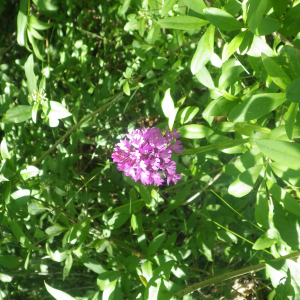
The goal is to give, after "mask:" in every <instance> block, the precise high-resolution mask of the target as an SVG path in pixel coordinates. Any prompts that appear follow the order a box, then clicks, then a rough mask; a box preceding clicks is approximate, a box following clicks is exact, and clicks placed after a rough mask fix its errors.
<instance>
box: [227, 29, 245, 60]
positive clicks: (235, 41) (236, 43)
mask: <svg viewBox="0 0 300 300" xmlns="http://www.w3.org/2000/svg"><path fill="white" fill-rule="evenodd" d="M246 33H247V31H242V32H240V33H239V34H238V35H236V36H235V37H234V38H233V39H232V41H231V42H230V43H229V44H228V46H227V47H226V48H225V50H224V52H223V57H222V61H226V60H227V59H228V58H229V57H230V56H231V55H232V54H233V53H234V52H235V51H236V50H237V48H238V47H239V46H240V45H241V43H242V41H243V39H244V37H245V35H246Z"/></svg>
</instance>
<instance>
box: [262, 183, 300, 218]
mask: <svg viewBox="0 0 300 300" xmlns="http://www.w3.org/2000/svg"><path fill="white" fill-rule="evenodd" d="M267 187H268V190H269V193H270V194H271V196H272V198H274V199H275V200H276V201H278V203H280V204H281V205H282V206H283V207H284V208H285V209H286V210H287V211H289V212H291V213H292V214H295V215H296V216H300V205H299V203H298V202H297V200H296V199H295V198H294V197H293V196H292V195H291V194H289V193H288V192H286V191H285V190H284V189H282V188H281V187H280V186H279V185H277V184H276V183H274V182H272V181H270V180H268V181H267Z"/></svg>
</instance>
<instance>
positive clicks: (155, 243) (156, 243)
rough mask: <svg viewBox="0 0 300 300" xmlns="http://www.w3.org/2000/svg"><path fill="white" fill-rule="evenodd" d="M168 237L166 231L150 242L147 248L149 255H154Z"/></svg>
mask: <svg viewBox="0 0 300 300" xmlns="http://www.w3.org/2000/svg"><path fill="white" fill-rule="evenodd" d="M165 239H166V233H165V232H163V233H161V234H159V235H157V236H156V237H155V238H154V239H153V240H152V241H151V242H150V243H149V246H148V249H147V253H148V254H149V255H154V254H155V253H156V252H157V250H158V248H159V247H160V246H161V244H162V243H163V241H164V240H165Z"/></svg>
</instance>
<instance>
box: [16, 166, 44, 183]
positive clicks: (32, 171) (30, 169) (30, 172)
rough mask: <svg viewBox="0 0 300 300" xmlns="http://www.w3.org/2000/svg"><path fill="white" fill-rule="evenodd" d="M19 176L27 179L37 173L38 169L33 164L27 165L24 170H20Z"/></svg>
mask: <svg viewBox="0 0 300 300" xmlns="http://www.w3.org/2000/svg"><path fill="white" fill-rule="evenodd" d="M20 173H21V176H22V177H23V179H24V180H27V179H28V178H31V177H34V176H36V175H38V174H39V169H38V168H37V167H35V166H27V167H26V169H25V170H22V171H21V172H20Z"/></svg>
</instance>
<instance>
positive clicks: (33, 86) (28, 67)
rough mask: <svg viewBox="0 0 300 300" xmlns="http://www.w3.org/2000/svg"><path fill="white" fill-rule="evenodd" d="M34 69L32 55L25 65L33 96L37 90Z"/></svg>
mask: <svg viewBox="0 0 300 300" xmlns="http://www.w3.org/2000/svg"><path fill="white" fill-rule="evenodd" d="M33 67H34V61H33V54H31V55H29V57H28V59H27V61H26V63H25V65H24V69H25V75H26V78H27V86H28V91H29V94H33V91H34V90H36V89H37V84H36V78H35V74H34V70H33Z"/></svg>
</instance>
